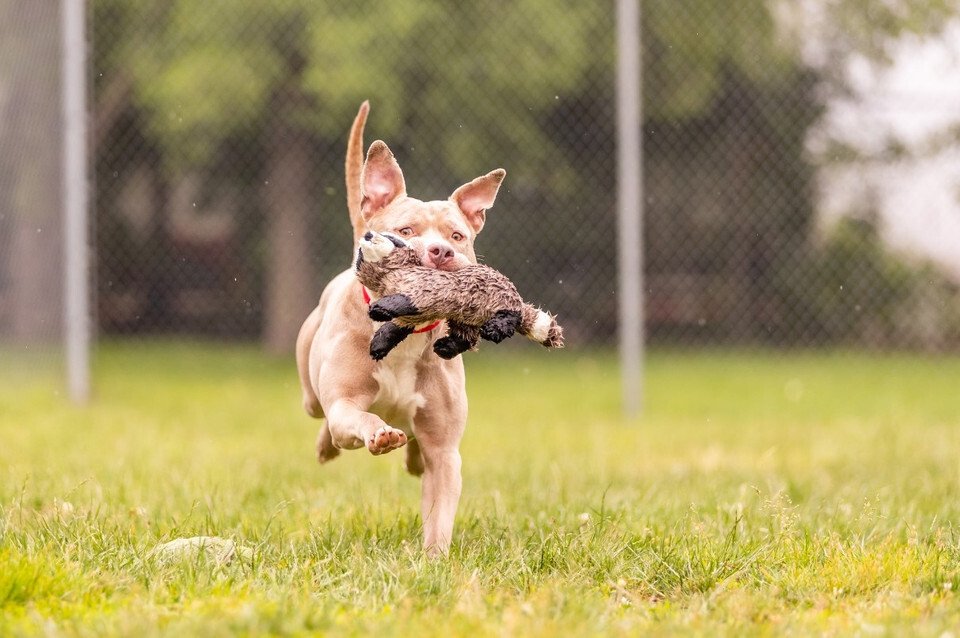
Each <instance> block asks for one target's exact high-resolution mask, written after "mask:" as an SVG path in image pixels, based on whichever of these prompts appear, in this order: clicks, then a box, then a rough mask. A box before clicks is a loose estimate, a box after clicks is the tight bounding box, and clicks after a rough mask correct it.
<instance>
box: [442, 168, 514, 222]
mask: <svg viewBox="0 0 960 638" xmlns="http://www.w3.org/2000/svg"><path fill="white" fill-rule="evenodd" d="M506 176H507V171H505V170H503V169H502V168H498V169H497V170H495V171H490V172H489V173H487V174H486V175H484V176H483V177H478V178H477V179H475V180H473V181H472V182H468V183H466V184H464V185H463V186H461V187H460V188H458V189H457V190H455V191H453V195H451V196H450V201H452V202H453V203H454V204H456V205H457V207H458V208H459V209H460V210H461V211H462V212H463V215H464V216H465V217H466V218H467V222H468V223H469V224H470V226H471V227H472V228H473V232H475V233H479V232H480V231H481V230H482V229H483V223H484V222H485V221H486V219H487V209H488V208H490V207H491V206H493V202H494V200H495V199H497V191H498V190H500V184H501V183H502V182H503V178H504V177H506Z"/></svg>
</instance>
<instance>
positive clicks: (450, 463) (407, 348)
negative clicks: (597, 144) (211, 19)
mask: <svg viewBox="0 0 960 638" xmlns="http://www.w3.org/2000/svg"><path fill="white" fill-rule="evenodd" d="M368 108H369V107H368V105H367V103H366V102H364V103H363V105H361V107H360V111H359V112H358V113H357V117H356V119H354V121H353V127H352V128H351V129H350V139H349V141H348V143H347V159H346V179H347V206H348V208H349V211H350V222H351V223H352V225H353V238H354V247H353V248H354V250H353V254H356V250H357V245H358V242H359V240H360V238H361V237H362V236H363V234H364V233H365V232H366V231H367V230H373V231H377V232H390V233H394V234H396V235H399V236H400V237H403V238H404V239H405V240H406V241H408V242H409V244H410V245H411V246H412V247H413V248H415V249H416V250H417V251H419V252H420V255H421V259H422V262H423V263H424V264H425V265H429V266H431V267H433V268H439V269H442V270H458V269H460V268H462V267H464V266H467V265H470V264H474V263H476V261H477V259H476V255H475V253H474V251H473V242H474V239H475V238H476V236H477V233H479V232H480V230H481V229H482V228H483V224H484V221H485V218H486V210H487V209H488V208H490V207H491V206H492V205H493V202H494V199H495V198H496V196H497V191H498V189H499V188H500V183H501V182H502V181H503V178H504V176H505V175H506V172H505V171H504V170H503V169H497V170H495V171H492V172H490V173H488V174H486V175H484V176H483V177H478V178H477V179H475V180H473V181H472V182H469V183H468V184H464V185H463V186H461V187H460V188H458V189H457V190H455V191H454V192H453V194H452V195H451V196H450V199H448V200H447V201H432V202H423V201H420V200H418V199H414V198H412V197H408V196H407V190H406V185H405V183H404V180H403V173H402V172H401V171H400V166H399V165H398V164H397V161H396V159H395V158H394V156H393V153H391V152H390V149H389V148H387V145H386V144H384V143H383V142H381V141H379V140H378V141H376V142H374V143H373V144H371V145H370V149H369V150H368V151H367V159H366V162H363V160H362V147H363V127H364V124H365V123H366V119H367V112H368ZM368 295H369V291H368ZM364 297H365V295H364V289H363V287H362V286H361V285H360V282H359V281H357V279H356V276H355V274H354V271H353V269H350V270H347V271H345V272H343V273H341V274H340V275H338V276H337V277H336V278H335V279H334V280H333V281H331V282H330V284H329V285H327V287H326V289H325V290H324V291H323V294H322V295H321V297H320V304H319V305H318V306H317V308H316V309H315V310H314V311H313V312H311V313H310V316H309V317H307V319H306V321H305V322H304V323H303V327H302V328H300V334H299V336H298V337H297V368H298V371H299V374H300V383H301V386H302V388H303V406H304V408H305V409H306V411H307V414H309V415H310V416H312V417H316V418H322V417H326V423H324V425H323V426H322V427H321V428H320V434H319V436H318V438H317V457H318V459H319V460H320V462H321V463H324V462H326V461H329V460H331V459H333V458H335V457H336V456H337V455H339V454H340V450H341V449H355V448H359V447H362V446H366V448H367V449H368V450H369V451H370V452H371V453H372V454H385V453H387V452H390V451H391V450H394V449H396V448H399V447H402V446H404V445H406V446H407V459H406V465H407V470H408V471H409V472H410V473H411V474H414V475H417V476H419V475H421V474H422V475H423V486H422V497H421V504H420V512H421V517H422V519H423V544H424V548H425V549H426V551H427V553H428V554H429V555H433V556H435V555H439V554H446V553H447V551H448V550H449V548H450V540H451V535H452V533H453V519H454V516H455V514H456V511H457V504H458V502H459V500H460V488H461V478H460V451H459V446H460V438H461V437H462V436H463V431H464V428H465V426H466V421H467V395H466V390H465V388H464V372H463V361H462V359H461V358H460V357H457V358H455V359H451V360H449V361H448V360H444V359H441V358H440V357H438V356H437V355H436V354H434V352H433V349H432V346H433V342H434V340H436V339H437V338H438V337H440V336H441V335H443V333H444V326H443V325H440V326H437V327H434V328H432V329H429V330H427V331H423V332H419V333H416V334H412V335H410V336H409V337H408V338H407V339H406V340H405V341H404V342H403V343H402V344H401V345H400V346H398V347H397V348H396V349H394V350H393V351H392V352H391V353H390V354H389V355H388V356H387V357H386V358H385V359H384V360H383V361H380V362H374V361H373V359H371V357H370V353H369V344H370V338H371V337H372V336H373V333H374V330H375V329H376V327H377V325H378V324H376V323H374V322H373V321H372V320H371V319H370V318H369V317H368V316H367V302H366V300H365V298H364ZM372 297H373V298H374V299H376V295H372ZM428 328H429V326H428ZM411 434H413V435H414V438H413V439H410V438H409V437H410V435H411ZM408 441H409V443H408Z"/></svg>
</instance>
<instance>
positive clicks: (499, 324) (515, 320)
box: [480, 310, 520, 343]
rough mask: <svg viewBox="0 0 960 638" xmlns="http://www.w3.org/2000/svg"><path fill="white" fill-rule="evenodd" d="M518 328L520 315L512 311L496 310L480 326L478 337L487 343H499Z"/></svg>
mask: <svg viewBox="0 0 960 638" xmlns="http://www.w3.org/2000/svg"><path fill="white" fill-rule="evenodd" d="M519 327H520V313H519V312H516V311H514V310H498V311H497V312H496V313H495V314H494V315H493V316H492V317H490V318H489V319H488V320H487V321H486V323H484V324H483V325H482V326H480V336H481V337H482V338H484V339H486V340H487V341H492V342H494V343H500V342H501V341H503V340H504V339H509V338H510V337H512V336H513V335H514V333H516V331H517V328H519Z"/></svg>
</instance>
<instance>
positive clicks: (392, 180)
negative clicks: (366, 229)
mask: <svg viewBox="0 0 960 638" xmlns="http://www.w3.org/2000/svg"><path fill="white" fill-rule="evenodd" d="M360 184H361V191H362V194H363V197H362V198H361V200H360V214H361V215H362V216H363V221H365V222H369V221H370V218H371V217H373V216H374V215H375V214H376V213H377V212H378V211H380V210H382V209H383V208H384V207H386V206H388V205H389V204H390V202H392V201H393V200H395V199H397V198H398V197H402V196H404V195H406V194H407V185H406V184H405V183H404V181H403V171H401V170H400V165H399V164H397V159H396V158H395V157H394V156H393V153H392V152H390V148H389V147H388V146H387V145H386V144H385V143H383V142H382V141H381V140H377V141H376V142H374V143H373V144H371V145H370V150H368V151H367V161H366V162H364V164H363V177H362V178H361V180H360Z"/></svg>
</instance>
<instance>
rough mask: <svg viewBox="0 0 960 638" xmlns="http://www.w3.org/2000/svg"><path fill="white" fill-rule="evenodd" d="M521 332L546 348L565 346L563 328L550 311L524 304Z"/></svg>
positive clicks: (521, 314) (521, 312)
mask: <svg viewBox="0 0 960 638" xmlns="http://www.w3.org/2000/svg"><path fill="white" fill-rule="evenodd" d="M519 332H520V334H522V335H526V336H527V337H528V338H530V339H531V340H533V341H536V342H537V343H539V344H540V345H542V346H543V347H545V348H562V347H563V328H561V327H560V324H558V323H557V318H556V317H555V316H553V315H551V314H550V313H549V312H545V311H543V310H540V309H539V308H534V307H533V306H531V305H530V304H524V305H523V309H522V310H521V311H520V329H519Z"/></svg>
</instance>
